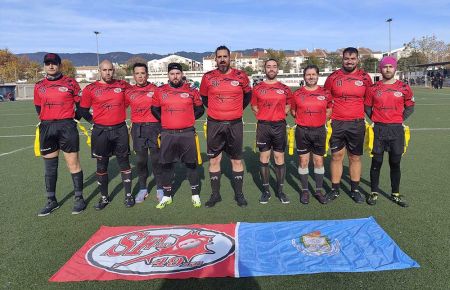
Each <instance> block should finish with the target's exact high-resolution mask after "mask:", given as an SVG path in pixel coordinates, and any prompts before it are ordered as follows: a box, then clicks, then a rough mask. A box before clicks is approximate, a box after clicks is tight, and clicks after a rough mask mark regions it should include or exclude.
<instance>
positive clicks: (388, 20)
mask: <svg viewBox="0 0 450 290" xmlns="http://www.w3.org/2000/svg"><path fill="white" fill-rule="evenodd" d="M386 22H387V23H388V25H389V54H388V55H391V51H392V50H391V22H392V18H389V19H387V20H386Z"/></svg>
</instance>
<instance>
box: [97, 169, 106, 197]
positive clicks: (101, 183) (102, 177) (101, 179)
mask: <svg viewBox="0 0 450 290" xmlns="http://www.w3.org/2000/svg"><path fill="white" fill-rule="evenodd" d="M97 182H98V187H99V188H100V194H101V195H102V196H108V173H107V172H105V173H98V172H97Z"/></svg>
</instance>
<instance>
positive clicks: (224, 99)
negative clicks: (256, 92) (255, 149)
mask: <svg viewBox="0 0 450 290" xmlns="http://www.w3.org/2000/svg"><path fill="white" fill-rule="evenodd" d="M250 91H251V88H250V85H249V80H248V76H247V74H246V73H245V72H244V71H241V70H238V69H234V68H231V69H230V72H229V73H227V74H223V73H221V72H220V71H219V70H218V69H215V70H212V71H209V72H207V73H205V74H204V75H203V78H202V83H201V85H200V95H202V96H205V97H207V98H208V116H210V117H211V118H213V119H216V120H221V121H227V120H235V119H239V118H242V113H243V103H244V94H245V93H248V92H250Z"/></svg>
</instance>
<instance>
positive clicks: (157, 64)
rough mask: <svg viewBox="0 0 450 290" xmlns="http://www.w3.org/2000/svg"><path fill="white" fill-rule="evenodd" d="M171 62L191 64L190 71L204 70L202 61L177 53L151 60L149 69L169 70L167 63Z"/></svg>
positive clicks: (151, 70) (155, 70)
mask: <svg viewBox="0 0 450 290" xmlns="http://www.w3.org/2000/svg"><path fill="white" fill-rule="evenodd" d="M171 62H177V63H184V64H186V65H188V66H189V70H190V71H201V70H202V63H200V62H198V61H196V60H193V59H190V58H186V57H182V56H179V55H176V54H172V55H169V56H166V57H163V58H160V59H153V60H151V61H149V62H148V63H147V66H148V70H149V72H167V65H168V64H169V63H171Z"/></svg>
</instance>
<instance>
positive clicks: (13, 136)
mask: <svg viewBox="0 0 450 290" xmlns="http://www.w3.org/2000/svg"><path fill="white" fill-rule="evenodd" d="M34 136H36V135H34V134H33V135H4V136H0V138H18V137H34Z"/></svg>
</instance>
